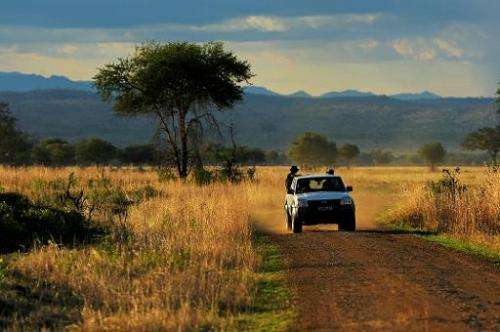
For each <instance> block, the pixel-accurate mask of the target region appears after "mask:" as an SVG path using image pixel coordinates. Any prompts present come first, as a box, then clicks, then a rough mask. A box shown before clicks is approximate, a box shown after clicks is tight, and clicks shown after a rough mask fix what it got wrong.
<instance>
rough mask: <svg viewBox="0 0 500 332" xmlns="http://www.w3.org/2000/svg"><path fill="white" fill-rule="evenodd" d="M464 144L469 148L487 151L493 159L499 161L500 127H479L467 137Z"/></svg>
mask: <svg viewBox="0 0 500 332" xmlns="http://www.w3.org/2000/svg"><path fill="white" fill-rule="evenodd" d="M462 146H463V147H464V148H465V149H467V150H471V151H474V150H482V151H486V152H487V153H488V154H489V155H490V157H491V160H492V161H493V162H494V163H496V162H497V154H498V152H499V151H500V128H499V127H498V126H497V127H496V128H490V127H484V128H481V129H478V130H476V131H474V132H472V133H470V134H468V135H467V136H466V137H465V140H464V142H463V143H462Z"/></svg>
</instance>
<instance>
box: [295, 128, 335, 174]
mask: <svg viewBox="0 0 500 332" xmlns="http://www.w3.org/2000/svg"><path fill="white" fill-rule="evenodd" d="M289 155H290V158H291V159H292V160H293V161H295V162H296V163H298V164H300V165H303V166H325V165H329V164H332V163H333V162H334V161H335V160H336V159H337V145H336V144H335V142H330V141H328V139H327V138H326V137H325V136H323V135H320V134H317V133H313V132H306V133H304V134H302V135H300V136H299V137H297V138H296V139H295V140H294V141H293V143H292V148H291V149H290V151H289Z"/></svg>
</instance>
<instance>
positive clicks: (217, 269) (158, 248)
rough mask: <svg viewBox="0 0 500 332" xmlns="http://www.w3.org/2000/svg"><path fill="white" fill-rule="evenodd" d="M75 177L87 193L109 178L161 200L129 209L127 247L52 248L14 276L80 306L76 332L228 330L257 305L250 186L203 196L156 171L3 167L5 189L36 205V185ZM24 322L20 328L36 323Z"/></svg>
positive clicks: (206, 191)
mask: <svg viewBox="0 0 500 332" xmlns="http://www.w3.org/2000/svg"><path fill="white" fill-rule="evenodd" d="M70 172H74V173H75V175H76V177H77V178H78V179H79V182H80V183H81V184H82V185H84V184H85V183H87V180H89V179H92V178H97V177H99V176H102V175H103V174H102V173H103V172H104V176H106V177H107V178H109V179H110V180H111V181H112V182H113V183H114V184H118V185H120V186H122V187H123V188H125V190H128V191H132V190H134V189H138V188H141V187H143V186H145V185H151V186H153V187H155V188H157V190H158V191H159V192H161V193H162V194H161V195H159V196H157V197H153V198H151V199H148V200H146V201H144V202H142V203H141V204H139V205H135V206H133V207H132V208H131V210H130V212H129V217H128V220H127V222H126V227H127V239H126V241H125V242H124V243H120V244H119V245H118V244H116V243H112V242H110V241H108V242H106V243H103V244H100V245H97V246H96V245H93V246H87V247H81V248H77V249H67V248H63V247H58V246H55V245H49V246H46V247H42V248H39V249H37V250H35V251H33V252H31V253H28V254H25V255H22V256H19V257H18V258H17V259H15V260H14V261H13V262H11V263H10V268H11V269H14V270H15V272H16V273H19V274H21V275H23V276H25V277H29V278H32V279H34V280H37V281H38V282H37V283H38V284H42V285H43V284H47V285H50V287H56V288H60V289H68V290H69V291H70V293H72V294H74V295H76V296H77V297H78V298H80V299H82V302H83V307H82V308H81V319H80V321H78V322H75V323H73V325H72V328H74V329H82V330H164V329H167V330H177V329H180V330H191V329H200V328H203V327H210V328H217V329H224V328H228V327H229V326H231V324H232V323H233V317H234V316H235V315H237V313H238V311H240V310H241V308H244V307H246V306H248V305H249V303H250V301H251V292H252V286H253V282H254V275H253V274H254V270H255V266H256V263H257V257H256V254H255V252H254V249H253V247H252V242H251V239H252V238H251V236H252V229H251V225H250V222H249V220H250V210H251V207H250V200H249V195H248V194H249V192H250V191H251V190H250V189H249V188H250V187H251V186H252V185H251V184H240V185H229V184H213V185H210V186H206V187H198V186H195V185H192V184H190V183H184V182H181V181H171V182H166V183H164V182H159V181H158V178H157V176H156V174H155V173H154V172H152V171H146V172H140V171H137V170H126V169H124V170H118V171H110V170H99V169H95V168H88V169H77V168H75V169H59V170H51V169H45V168H26V169H12V168H11V169H7V168H3V169H2V170H1V173H0V174H1V175H0V183H1V184H2V187H3V188H4V190H7V191H16V192H21V193H25V194H26V195H28V196H32V195H34V193H33V191H32V187H33V186H32V183H33V181H35V180H36V179H40V178H42V179H44V180H54V179H58V178H63V177H66V176H68V175H69V174H70ZM83 189H84V190H85V189H86V188H85V185H84V188H83ZM62 305H64V303H62ZM22 320H23V318H22V317H19V318H18V321H17V322H15V324H17V325H18V326H22V327H25V326H29V325H30V324H36V322H28V321H24V322H23V321H22ZM31 327H33V325H31Z"/></svg>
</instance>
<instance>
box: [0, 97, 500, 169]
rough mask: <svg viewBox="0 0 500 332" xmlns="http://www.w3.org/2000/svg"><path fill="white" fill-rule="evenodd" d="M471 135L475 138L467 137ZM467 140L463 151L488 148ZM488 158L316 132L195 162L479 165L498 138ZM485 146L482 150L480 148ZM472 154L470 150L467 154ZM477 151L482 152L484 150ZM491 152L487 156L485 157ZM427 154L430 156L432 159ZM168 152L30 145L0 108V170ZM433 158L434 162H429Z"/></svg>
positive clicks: (152, 159) (220, 151) (204, 155)
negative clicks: (339, 139)
mask: <svg viewBox="0 0 500 332" xmlns="http://www.w3.org/2000/svg"><path fill="white" fill-rule="evenodd" d="M473 135H476V134H473ZM474 138H475V136H474V137H472V136H471V138H468V140H467V141H466V143H467V144H468V145H467V146H468V147H471V146H472V147H475V146H473V143H476V146H479V148H478V149H480V148H482V146H481V145H480V143H482V142H483V141H484V142H485V143H483V145H485V144H486V143H488V142H489V141H487V139H486V138H482V141H481V140H479V139H478V138H475V141H474V140H473V139H474ZM495 142H496V143H494V144H490V145H491V146H492V147H491V148H490V149H489V150H488V151H490V152H488V153H465V152H447V151H446V150H445V149H444V148H443V147H442V146H440V145H439V144H430V146H427V145H424V146H423V147H425V146H427V147H426V148H425V149H423V148H422V149H421V150H420V151H418V152H416V153H395V152H392V151H390V150H387V149H382V148H376V149H372V150H370V151H361V149H360V148H359V147H358V146H356V145H354V144H349V143H346V144H343V145H339V146H337V144H336V143H335V142H331V141H328V139H327V138H326V137H324V136H322V135H320V134H317V133H312V132H308V133H304V134H303V135H301V136H299V137H297V138H296V140H295V141H294V142H293V143H292V147H291V149H290V150H289V151H288V153H284V152H279V151H265V150H262V149H259V148H252V147H247V146H236V147H228V146H224V145H221V144H205V145H204V146H203V147H201V148H200V149H199V151H198V153H199V155H198V156H197V158H199V159H201V160H202V161H203V164H205V165H222V164H224V163H226V162H227V161H231V162H233V163H236V164H240V165H286V164H290V163H293V162H295V163H299V164H302V165H311V166H324V165H337V166H347V167H350V166H386V165H394V166H406V165H408V166H410V165H426V164H427V165H428V164H430V163H442V164H448V165H482V164H484V163H485V162H488V161H489V160H491V158H494V157H496V156H495V155H493V154H496V151H497V149H498V139H497V140H496V141H495ZM486 147H488V146H486ZM471 150H472V149H471ZM482 150H487V148H484V149H482ZM491 151H493V152H491ZM433 153H436V155H435V156H433ZM168 159H169V157H168V153H166V151H165V149H164V148H163V149H162V147H161V145H159V144H139V145H131V146H127V147H125V148H119V147H116V146H114V145H113V144H111V143H110V142H107V141H105V140H102V139H99V138H89V139H84V140H80V141H77V142H74V143H71V142H68V141H66V140H63V139H58V138H51V139H44V140H36V139H34V138H33V137H31V136H30V135H28V134H26V133H24V132H22V131H21V130H19V129H18V128H17V126H16V119H15V118H14V117H13V116H12V115H11V113H10V111H9V108H8V105H7V104H4V103H0V164H4V165H45V166H70V165H81V166H87V165H108V164H113V165H161V164H165V163H166V162H168ZM434 159H435V161H433V160H434Z"/></svg>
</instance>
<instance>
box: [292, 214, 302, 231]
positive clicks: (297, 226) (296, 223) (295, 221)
mask: <svg viewBox="0 0 500 332" xmlns="http://www.w3.org/2000/svg"><path fill="white" fill-rule="evenodd" d="M292 231H293V232H294V233H302V220H300V219H299V218H297V217H292Z"/></svg>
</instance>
